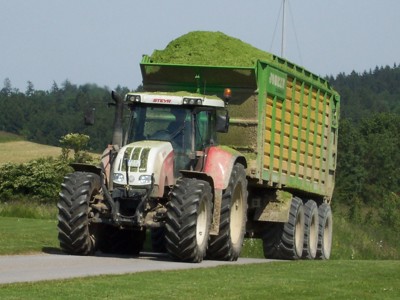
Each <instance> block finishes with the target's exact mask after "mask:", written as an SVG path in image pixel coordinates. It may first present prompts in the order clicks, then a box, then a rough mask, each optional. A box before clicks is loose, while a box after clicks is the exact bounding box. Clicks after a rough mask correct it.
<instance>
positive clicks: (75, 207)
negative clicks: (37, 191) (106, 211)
mask: <svg viewBox="0 0 400 300" xmlns="http://www.w3.org/2000/svg"><path fill="white" fill-rule="evenodd" d="M100 192H101V185H100V177H99V176H98V175H97V174H93V173H85V172H74V173H72V174H69V175H67V176H65V178H64V182H63V183H62V185H61V192H60V198H59V201H58V204H57V207H58V240H59V242H60V247H61V249H62V250H63V251H64V252H66V253H68V254H76V255H89V254H93V253H94V252H95V250H96V249H97V245H98V243H99V239H100V234H101V230H100V228H101V227H100V224H97V223H92V222H91V218H92V216H93V214H92V213H91V208H90V203H92V202H94V201H95V196H96V195H98V194H99V193H100Z"/></svg>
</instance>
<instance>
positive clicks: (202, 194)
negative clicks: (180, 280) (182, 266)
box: [165, 178, 212, 262]
mask: <svg viewBox="0 0 400 300" xmlns="http://www.w3.org/2000/svg"><path fill="white" fill-rule="evenodd" d="M211 201H212V194H211V187H210V184H209V183H208V182H206V181H203V180H198V179H194V178H181V179H179V180H178V182H177V183H176V185H175V186H174V188H173V190H172V194H171V199H170V202H169V203H168V211H167V218H166V234H165V242H166V248H167V252H168V253H169V254H170V256H171V257H172V258H174V259H177V260H180V261H186V262H201V261H202V260H203V258H204V256H205V254H206V250H207V245H208V238H209V234H210V225H211V215H212V202H211Z"/></svg>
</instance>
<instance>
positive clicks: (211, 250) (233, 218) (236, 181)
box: [207, 164, 247, 261]
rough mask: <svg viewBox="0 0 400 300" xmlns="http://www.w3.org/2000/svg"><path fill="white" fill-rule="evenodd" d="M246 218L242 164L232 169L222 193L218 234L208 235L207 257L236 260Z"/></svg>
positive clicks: (245, 187)
mask: <svg viewBox="0 0 400 300" xmlns="http://www.w3.org/2000/svg"><path fill="white" fill-rule="evenodd" d="M246 219H247V180H246V171H245V169H244V166H243V165H241V164H236V165H235V166H234V167H233V169H232V174H231V177H230V180H229V184H228V187H227V189H226V190H225V191H224V193H223V195H222V204H221V219H220V224H219V234H218V235H217V236H210V241H209V246H208V250H207V258H208V259H216V260H225V261H236V260H237V259H238V258H239V255H240V251H241V250H242V246H243V239H244V234H245V231H246Z"/></svg>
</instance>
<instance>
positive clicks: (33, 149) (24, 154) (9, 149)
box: [0, 131, 61, 165]
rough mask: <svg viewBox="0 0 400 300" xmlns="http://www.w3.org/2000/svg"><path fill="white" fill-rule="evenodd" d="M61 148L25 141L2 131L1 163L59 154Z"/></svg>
mask: <svg viewBox="0 0 400 300" xmlns="http://www.w3.org/2000/svg"><path fill="white" fill-rule="evenodd" d="M60 154H61V148H58V147H53V146H47V145H40V144H37V143H31V142H28V141H24V140H23V139H22V138H21V137H19V136H17V135H13V134H9V133H5V132H2V131H0V165H1V164H5V163H8V162H12V163H24V162H28V161H30V160H32V159H36V158H41V157H47V156H53V157H56V156H59V155H60Z"/></svg>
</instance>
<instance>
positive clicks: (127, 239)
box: [99, 225, 146, 256]
mask: <svg viewBox="0 0 400 300" xmlns="http://www.w3.org/2000/svg"><path fill="white" fill-rule="evenodd" d="M145 239H146V231H145V230H133V229H121V228H117V227H114V226H111V225H108V226H106V228H105V230H104V233H103V238H102V242H101V243H100V244H99V250H101V251H102V252H104V253H111V254H124V255H133V256H137V255H139V253H140V251H142V249H143V244H144V241H145Z"/></svg>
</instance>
